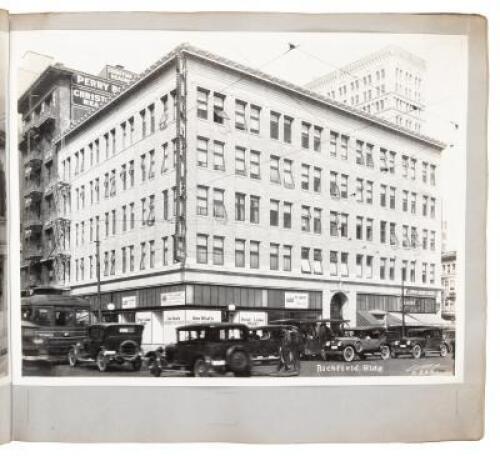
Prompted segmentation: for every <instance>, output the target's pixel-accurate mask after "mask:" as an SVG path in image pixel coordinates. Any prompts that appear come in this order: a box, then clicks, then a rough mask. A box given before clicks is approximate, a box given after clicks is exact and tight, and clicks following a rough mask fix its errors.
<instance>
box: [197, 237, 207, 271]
mask: <svg viewBox="0 0 500 456" xmlns="http://www.w3.org/2000/svg"><path fill="white" fill-rule="evenodd" d="M196 262H197V263H201V264H207V262H208V236H207V235H206V234H198V235H197V236H196Z"/></svg>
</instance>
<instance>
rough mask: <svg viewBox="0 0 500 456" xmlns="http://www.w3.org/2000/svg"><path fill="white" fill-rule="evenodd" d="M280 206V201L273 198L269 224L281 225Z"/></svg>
mask: <svg viewBox="0 0 500 456" xmlns="http://www.w3.org/2000/svg"><path fill="white" fill-rule="evenodd" d="M279 207H280V202H279V201H277V200H271V202H270V208H269V224H270V225H271V226H278V225H279Z"/></svg>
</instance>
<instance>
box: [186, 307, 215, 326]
mask: <svg viewBox="0 0 500 456" xmlns="http://www.w3.org/2000/svg"><path fill="white" fill-rule="evenodd" d="M220 321H221V311H220V310H186V324H188V325H189V324H191V323H195V324H198V323H199V324H206V323H216V322H220Z"/></svg>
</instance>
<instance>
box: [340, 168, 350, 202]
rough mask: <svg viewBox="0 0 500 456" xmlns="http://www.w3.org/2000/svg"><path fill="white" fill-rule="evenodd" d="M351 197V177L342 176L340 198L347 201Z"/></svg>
mask: <svg viewBox="0 0 500 456" xmlns="http://www.w3.org/2000/svg"><path fill="white" fill-rule="evenodd" d="M348 196H349V176H347V175H345V174H342V175H341V176H340V197H341V198H343V199H347V198H348Z"/></svg>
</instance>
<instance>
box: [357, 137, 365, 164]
mask: <svg viewBox="0 0 500 456" xmlns="http://www.w3.org/2000/svg"><path fill="white" fill-rule="evenodd" d="M363 148H364V142H363V141H358V140H357V141H356V164H357V165H364V164H365V156H364V154H363Z"/></svg>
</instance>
